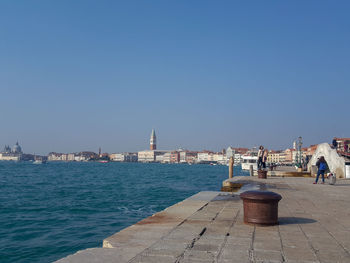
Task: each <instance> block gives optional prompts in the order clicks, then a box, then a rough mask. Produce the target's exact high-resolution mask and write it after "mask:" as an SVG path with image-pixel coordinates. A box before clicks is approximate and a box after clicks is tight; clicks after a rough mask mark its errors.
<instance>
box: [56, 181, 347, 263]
mask: <svg viewBox="0 0 350 263" xmlns="http://www.w3.org/2000/svg"><path fill="white" fill-rule="evenodd" d="M313 180H314V179H312V178H278V177H271V178H268V179H258V178H256V177H234V178H232V179H229V181H232V182H237V183H244V184H245V185H246V187H244V188H242V189H244V190H249V187H250V186H252V188H254V189H256V188H261V189H262V190H270V191H274V192H277V193H279V194H281V195H282V200H281V201H280V203H279V225H276V226H266V227H261V226H255V225H246V224H244V222H243V205H242V201H241V200H240V198H239V197H238V194H239V193H240V192H238V193H236V194H235V193H234V194H232V193H220V192H200V193H198V194H196V195H194V196H192V197H191V198H188V199H186V200H184V201H182V202H180V203H178V204H175V205H174V206H171V207H169V208H167V209H165V210H164V211H161V212H159V213H157V214H155V215H153V216H152V217H149V218H146V219H144V220H142V221H140V222H138V223H137V224H135V225H133V226H131V227H128V228H126V229H124V230H122V231H120V232H119V233H116V234H115V235H113V236H111V237H109V238H106V239H105V240H104V242H103V246H104V247H103V248H92V249H86V250H83V251H79V252H77V253H76V254H74V255H71V256H68V257H66V258H63V259H61V260H59V261H58V262H60V263H62V262H72V263H73V262H120V263H124V262H125V263H126V262H128V263H139V262H150V263H151V262H152V263H156V262H160V263H163V262H164V263H166V262H174V263H185V262H188V263H189V262H194V263H195V262H201V263H205V262H211V263H228V262H240V263H242V262H250V263H252V262H310V263H313V262H332V263H333V262H350V180H338V181H337V184H336V185H329V184H327V183H326V184H324V185H321V184H318V185H313V184H312V182H313Z"/></svg>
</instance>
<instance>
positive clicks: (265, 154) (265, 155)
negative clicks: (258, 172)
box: [262, 148, 269, 169]
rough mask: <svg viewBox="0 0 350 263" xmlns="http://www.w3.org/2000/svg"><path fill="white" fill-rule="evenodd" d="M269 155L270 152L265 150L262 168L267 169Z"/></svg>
mask: <svg viewBox="0 0 350 263" xmlns="http://www.w3.org/2000/svg"><path fill="white" fill-rule="evenodd" d="M268 155H269V151H268V150H267V149H266V148H265V150H264V153H263V156H262V167H263V168H264V169H265V168H266V161H267V156H268Z"/></svg>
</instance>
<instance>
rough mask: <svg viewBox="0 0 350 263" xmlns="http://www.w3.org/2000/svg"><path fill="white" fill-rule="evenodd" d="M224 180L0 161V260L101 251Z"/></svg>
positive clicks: (173, 167) (223, 173)
mask: <svg viewBox="0 0 350 263" xmlns="http://www.w3.org/2000/svg"><path fill="white" fill-rule="evenodd" d="M234 174H235V175H249V174H248V173H247V172H243V171H242V170H241V169H240V168H238V167H235V168H234ZM227 177H228V167H227V166H220V165H217V166H211V165H187V164H141V163H94V162H87V163H76V162H69V163H64V162H62V163H54V162H52V163H47V164H33V163H30V162H18V163H17V162H0V262H52V261H55V260H58V259H60V258H62V257H65V256H67V255H69V254H73V253H75V252H76V251H78V250H82V249H86V248H90V247H101V246H102V240H103V239H104V238H106V237H108V236H110V235H112V234H114V233H115V232H118V231H120V230H121V229H123V228H125V227H128V226H130V225H132V224H134V223H136V222H137V221H139V220H141V219H143V218H145V217H148V216H150V215H152V214H154V213H156V212H158V211H161V210H163V209H165V208H166V207H168V206H171V205H173V204H175V203H177V202H179V201H182V200H183V199H185V198H187V197H189V196H191V195H193V194H196V193H197V192H199V191H207V190H213V191H219V189H220V187H221V183H222V181H223V180H224V179H226V178H227Z"/></svg>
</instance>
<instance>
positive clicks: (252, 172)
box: [249, 165, 254, 176]
mask: <svg viewBox="0 0 350 263" xmlns="http://www.w3.org/2000/svg"><path fill="white" fill-rule="evenodd" d="M249 173H250V176H254V170H253V165H250V166H249Z"/></svg>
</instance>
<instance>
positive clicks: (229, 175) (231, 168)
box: [228, 157, 234, 178]
mask: <svg viewBox="0 0 350 263" xmlns="http://www.w3.org/2000/svg"><path fill="white" fill-rule="evenodd" d="M233 163H234V160H233V157H231V158H230V162H229V168H228V178H232V177H233Z"/></svg>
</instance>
